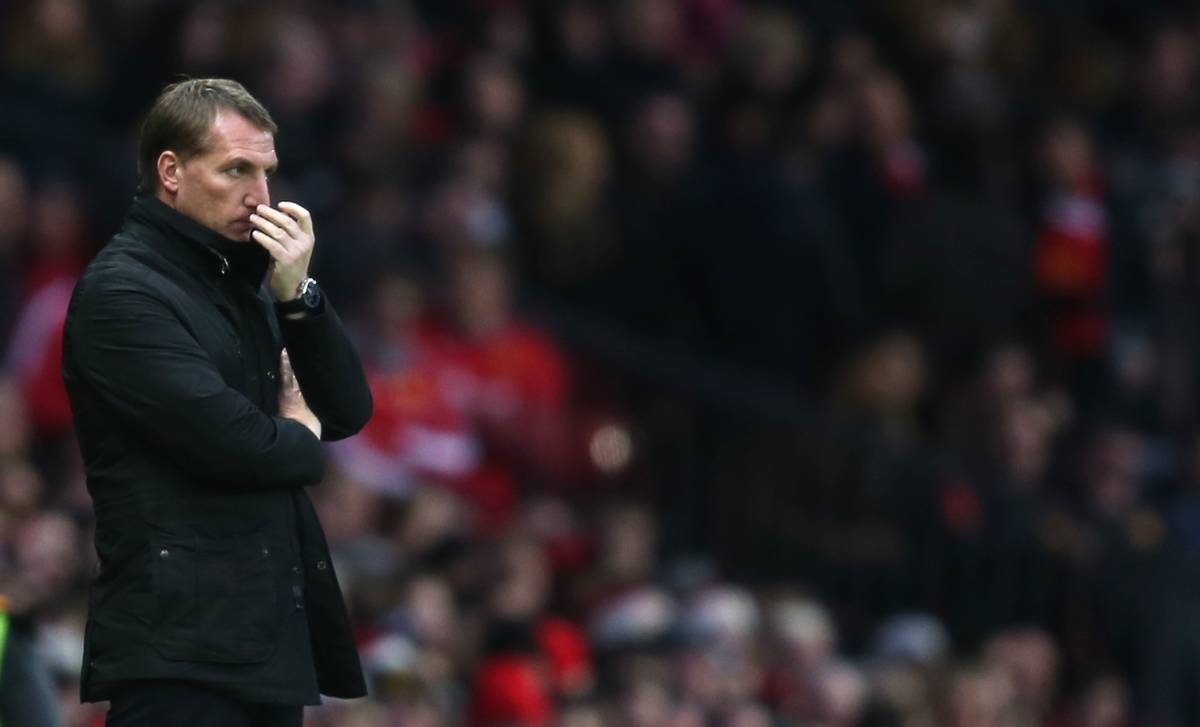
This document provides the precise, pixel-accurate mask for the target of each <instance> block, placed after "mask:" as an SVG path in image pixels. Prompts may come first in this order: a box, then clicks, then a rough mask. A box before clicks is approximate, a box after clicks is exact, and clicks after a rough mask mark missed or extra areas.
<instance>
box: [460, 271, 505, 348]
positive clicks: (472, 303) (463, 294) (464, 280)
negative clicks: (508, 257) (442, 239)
mask: <svg viewBox="0 0 1200 727" xmlns="http://www.w3.org/2000/svg"><path fill="white" fill-rule="evenodd" d="M453 293H454V311H455V313H456V315H457V318H458V323H459V325H460V326H461V327H462V329H463V331H464V332H466V333H467V334H468V335H471V336H480V337H481V336H486V335H488V334H489V333H493V332H494V331H495V330H496V329H498V328H500V327H501V326H503V325H504V323H505V322H507V320H508V311H509V280H508V271H507V270H506V269H505V267H504V264H503V263H502V262H500V261H499V260H497V259H495V258H492V257H489V256H488V255H486V254H484V255H465V256H463V258H461V259H460V260H458V261H457V263H456V265H455V268H454V280H453Z"/></svg>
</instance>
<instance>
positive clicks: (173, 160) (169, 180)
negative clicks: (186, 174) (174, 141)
mask: <svg viewBox="0 0 1200 727" xmlns="http://www.w3.org/2000/svg"><path fill="white" fill-rule="evenodd" d="M182 170H183V162H182V161H181V160H180V158H179V155H178V154H176V153H175V152H173V151H164V152H163V153H162V154H159V155H158V183H159V185H160V186H162V188H163V189H165V190H166V191H168V192H170V193H171V194H175V193H176V192H178V191H179V174H180V172H181V171H182Z"/></svg>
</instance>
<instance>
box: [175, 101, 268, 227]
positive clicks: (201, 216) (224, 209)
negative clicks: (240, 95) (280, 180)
mask: <svg viewBox="0 0 1200 727" xmlns="http://www.w3.org/2000/svg"><path fill="white" fill-rule="evenodd" d="M208 142H209V143H208V150H207V151H206V152H204V153H203V154H199V155H196V156H193V157H190V158H188V159H187V160H185V161H182V162H181V163H179V164H178V165H177V166H176V167H175V168H174V170H173V172H174V176H173V178H172V181H173V185H172V186H174V187H175V189H174V190H173V194H172V190H171V189H170V187H169V186H167V184H166V183H165V182H164V190H165V191H166V192H167V196H168V197H172V198H173V199H169V200H164V201H166V202H167V203H168V204H172V202H173V204H172V206H173V207H174V208H175V209H177V210H179V211H180V212H182V213H183V214H185V215H187V216H188V217H190V218H192V219H193V220H196V221H197V222H199V223H200V224H202V225H204V226H205V227H207V228H209V229H212V230H216V231H217V232H219V233H221V234H222V235H224V236H225V237H227V238H229V239H231V240H237V241H239V242H245V241H249V240H250V239H251V238H250V231H251V230H252V229H253V225H252V224H251V223H250V215H251V213H253V212H254V209H255V207H257V206H258V205H260V204H265V205H270V204H271V195H270V192H269V191H268V190H267V177H269V176H271V175H272V174H274V173H275V169H276V167H278V166H279V159H278V158H277V157H276V156H275V139H274V137H273V136H272V135H271V132H269V131H266V130H263V129H260V128H258V127H257V126H255V125H254V124H252V123H250V121H249V120H247V119H246V118H245V117H244V116H242V115H241V114H238V113H237V112H235V111H231V110H228V109H223V110H221V111H219V112H217V117H216V118H215V119H214V120H213V124H212V127H211V128H210V129H209V133H208ZM160 174H161V172H160Z"/></svg>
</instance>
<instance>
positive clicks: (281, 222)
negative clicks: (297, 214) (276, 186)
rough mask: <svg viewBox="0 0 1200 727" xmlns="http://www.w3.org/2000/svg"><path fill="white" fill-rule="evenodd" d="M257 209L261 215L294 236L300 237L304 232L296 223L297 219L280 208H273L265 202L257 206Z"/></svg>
mask: <svg viewBox="0 0 1200 727" xmlns="http://www.w3.org/2000/svg"><path fill="white" fill-rule="evenodd" d="M257 211H258V214H259V216H260V217H265V218H267V219H268V220H270V221H271V222H274V223H275V224H276V225H278V226H279V227H280V229H282V230H285V231H286V232H287V233H288V234H289V235H291V236H292V237H299V236H300V235H301V234H302V233H301V230H300V227H299V225H297V224H296V220H294V219H292V218H291V217H289V216H288V215H285V214H284V213H282V212H280V211H279V210H277V209H272V208H270V207H268V206H267V205H265V204H260V205H259V206H258V207H257Z"/></svg>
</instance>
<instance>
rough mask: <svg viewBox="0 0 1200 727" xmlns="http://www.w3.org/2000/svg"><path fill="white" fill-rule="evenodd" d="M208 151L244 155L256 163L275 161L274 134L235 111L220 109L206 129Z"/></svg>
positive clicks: (221, 154)
mask: <svg viewBox="0 0 1200 727" xmlns="http://www.w3.org/2000/svg"><path fill="white" fill-rule="evenodd" d="M208 154H211V155H214V156H221V157H230V156H244V157H246V158H247V159H250V160H251V161H254V162H257V163H261V164H273V163H275V161H276V158H275V137H274V136H272V135H271V132H269V131H267V130H266V129H260V128H258V127H257V126H255V125H254V124H252V123H250V120H249V119H247V118H246V117H245V116H242V115H241V114H239V113H237V112H236V111H230V110H227V109H222V110H220V111H218V112H217V116H216V118H214V119H213V123H212V126H211V127H209V130H208Z"/></svg>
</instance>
